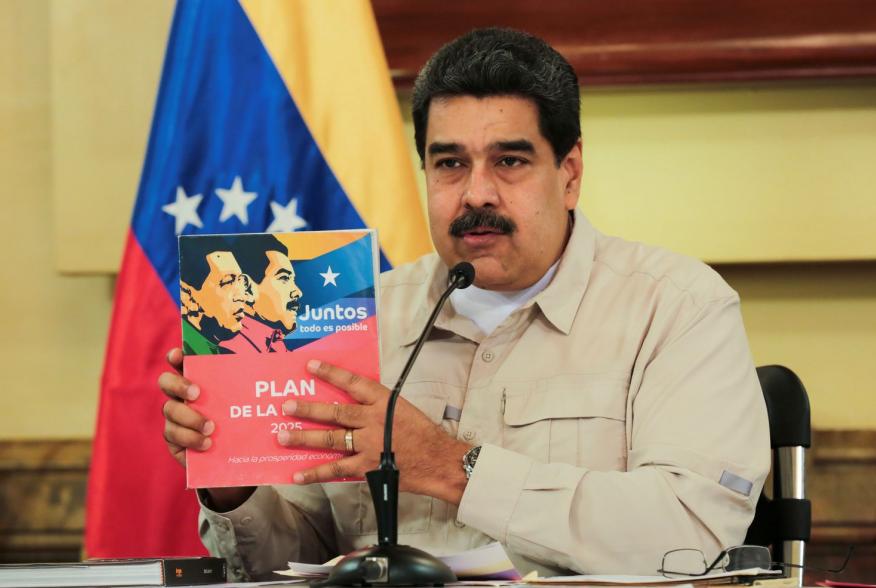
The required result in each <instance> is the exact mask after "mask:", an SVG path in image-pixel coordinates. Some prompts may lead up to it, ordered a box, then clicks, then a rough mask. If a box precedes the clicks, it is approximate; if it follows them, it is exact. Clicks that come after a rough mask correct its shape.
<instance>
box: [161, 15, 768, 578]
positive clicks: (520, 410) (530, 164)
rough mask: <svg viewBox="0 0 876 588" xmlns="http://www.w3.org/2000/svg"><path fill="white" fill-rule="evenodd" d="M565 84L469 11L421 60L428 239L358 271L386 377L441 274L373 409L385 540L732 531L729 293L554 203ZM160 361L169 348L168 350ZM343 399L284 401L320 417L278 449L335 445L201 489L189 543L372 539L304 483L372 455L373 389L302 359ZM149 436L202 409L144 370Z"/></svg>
mask: <svg viewBox="0 0 876 588" xmlns="http://www.w3.org/2000/svg"><path fill="white" fill-rule="evenodd" d="M578 101H579V98H578V83H577V78H576V76H575V73H574V71H573V70H572V68H571V66H570V65H569V64H568V63H567V62H566V61H565V60H564V59H563V58H562V57H561V56H560V55H559V54H558V53H556V52H555V51H554V50H553V49H551V48H550V47H549V46H548V45H546V44H545V43H544V42H543V41H541V40H539V39H536V38H534V37H531V36H529V35H526V34H523V33H519V32H515V31H508V30H497V29H488V30H479V31H473V32H471V33H469V34H467V35H465V36H463V37H461V38H459V39H457V40H455V41H453V42H452V43H450V44H448V45H446V46H445V47H443V48H442V49H441V50H439V51H438V53H436V55H435V56H433V57H432V59H431V60H430V61H429V63H428V64H427V65H426V66H425V67H424V68H423V70H422V71H421V72H420V75H419V76H418V78H417V81H416V84H415V88H414V96H413V119H414V124H415V129H416V142H417V149H418V151H419V153H420V156H421V158H422V162H423V168H424V171H425V175H426V186H427V190H428V212H429V221H430V227H431V232H432V239H433V241H434V243H435V248H436V250H437V252H438V253H437V255H430V256H426V257H424V258H421V259H420V260H419V261H417V262H416V263H414V264H412V265H409V266H403V267H400V268H397V269H395V270H393V271H391V272H389V273H388V274H385V275H384V276H383V281H382V285H381V308H380V312H381V329H382V331H381V347H382V349H381V356H382V368H383V369H382V376H381V377H382V382H383V384H384V385H391V384H392V383H393V382H394V381H395V380H396V378H397V377H398V375H399V372H400V371H401V369H402V366H403V364H404V362H405V360H406V359H407V356H408V354H409V353H410V350H411V347H412V345H413V343H414V341H415V339H416V337H417V335H418V334H419V331H420V329H421V328H422V326H423V324H424V323H425V321H426V317H427V316H428V313H429V311H430V310H431V308H432V306H433V304H434V303H435V301H436V300H437V297H438V295H439V294H440V292H441V291H442V290H443V288H444V287H445V284H446V279H447V268H448V267H450V266H452V265H453V264H455V263H456V262H457V261H459V260H463V259H464V260H467V261H470V262H471V263H473V264H474V266H475V269H476V272H477V273H476V278H475V286H474V287H472V288H469V289H467V290H463V291H459V292H458V293H455V294H454V296H453V297H452V299H451V304H450V305H448V306H446V307H445V308H444V310H443V311H442V312H441V314H440V315H439V317H438V320H437V323H436V327H435V329H434V330H433V334H432V336H431V338H430V340H429V341H428V342H427V343H426V344H425V346H424V347H423V351H422V354H421V356H420V359H419V362H418V363H417V365H416V366H415V367H414V369H413V371H412V372H411V374H410V376H409V377H408V380H407V382H408V383H407V385H406V386H405V390H404V394H403V398H402V400H401V401H400V402H399V404H398V406H397V408H396V420H395V433H394V451H395V455H396V460H397V462H398V466H399V469H400V471H401V486H402V490H403V492H404V493H403V495H402V497H401V500H400V506H399V542H400V543H405V544H409V545H413V546H415V547H419V548H422V549H425V550H427V551H431V552H433V553H446V552H453V551H461V550H464V549H468V548H472V547H475V546H477V545H482V544H485V543H488V542H490V541H501V542H502V543H503V544H504V545H505V547H506V549H507V550H508V552H509V554H510V556H511V558H512V560H513V561H514V563H515V564H516V566H517V567H518V569H520V570H521V571H523V572H528V571H530V570H538V571H539V572H540V573H541V574H546V575H556V574H564V573H570V572H583V573H634V574H635V573H637V574H654V573H655V572H656V570H657V569H658V568H659V566H660V564H661V559H662V556H663V554H664V553H665V552H667V551H669V550H672V549H677V548H699V549H702V550H703V551H704V552H705V554H706V557H712V556H714V555H715V554H716V553H717V552H718V551H719V550H720V549H721V548H722V547H726V546H729V545H734V544H738V543H740V542H741V541H742V540H743V537H744V535H745V530H746V528H747V526H748V524H749V522H750V521H751V518H752V516H753V512H754V504H755V501H756V498H757V494H758V493H759V492H760V488H761V486H762V484H763V480H764V477H765V476H766V473H767V471H768V467H769V442H768V424H767V420H766V412H765V409H764V403H763V399H762V396H761V392H760V388H759V385H758V381H757V378H756V374H755V371H754V367H753V365H752V360H751V356H750V353H749V350H748V345H747V342H746V338H745V333H744V330H743V326H742V321H741V317H740V313H739V300H738V297H737V295H736V294H735V292H733V291H732V290H731V289H730V288H729V287H728V286H727V285H726V284H725V283H724V282H723V281H722V280H721V279H720V277H719V276H718V275H717V274H715V273H714V272H713V271H711V270H710V269H709V268H708V267H706V266H705V265H703V264H701V263H699V262H696V261H694V260H690V259H687V258H684V257H681V256H678V255H675V254H672V253H669V252H666V251H663V250H660V249H656V248H652V247H647V246H644V245H641V244H637V243H630V242H626V241H623V240H621V239H618V238H614V237H608V236H605V235H603V234H601V233H599V232H597V231H596V230H595V229H594V228H593V227H592V226H591V225H590V224H589V223H588V221H587V219H586V218H585V217H584V216H583V215H581V214H580V213H579V212H578V211H577V210H576V209H575V207H576V204H577V200H578V191H579V187H580V180H581V173H582V162H581V140H580V129H579V113H578V109H579V102H578ZM169 359H170V363H171V365H173V366H175V367H178V366H179V364H180V361H179V360H180V357H179V354H178V353H177V352H176V351H172V352H171V354H170V356H169ZM309 369H310V370H311V371H312V372H313V373H314V374H315V375H317V376H318V377H320V378H322V379H324V380H326V381H329V382H331V383H333V384H335V385H338V386H340V387H341V388H344V389H345V390H347V391H349V392H350V394H352V395H353V396H354V397H355V398H357V399H358V400H359V401H360V402H361V403H362V404H361V405H359V406H356V405H350V406H348V407H347V406H345V407H341V409H337V408H336V407H331V406H326V405H321V404H315V403H308V402H304V401H300V400H299V401H297V402H294V401H289V402H286V404H285V405H284V411H285V412H286V414H290V415H295V416H296V417H304V418H310V419H314V420H318V421H322V422H326V423H330V424H334V426H335V429H334V430H333V431H331V434H328V433H326V432H302V431H294V432H290V433H289V434H286V435H284V436H283V437H281V438H280V441H281V443H284V444H286V445H289V446H307V447H323V448H324V447H328V446H332V447H334V448H335V449H343V444H344V433H345V431H346V430H351V431H352V432H353V441H354V447H355V453H354V454H353V455H350V456H347V457H344V458H342V459H340V460H339V461H337V462H335V463H333V464H327V465H324V466H320V467H318V468H315V469H313V470H310V471H306V472H303V473H300V474H296V475H295V477H294V478H293V480H292V482H293V483H294V484H295V485H291V486H284V487H277V488H270V487H261V488H258V489H256V490H254V489H223V490H218V491H214V490H211V491H207V492H204V493H203V494H202V499H203V501H204V510H203V513H202V520H201V532H202V536H203V537H204V541H205V544H206V545H208V547H209V548H210V550H211V551H213V552H215V553H219V554H222V555H223V556H225V557H228V558H229V559H230V560H231V562H232V569H233V570H234V569H238V570H241V571H243V570H244V568H245V573H247V574H249V575H250V576H252V577H258V576H262V575H264V574H266V573H267V572H269V570H271V569H274V568H281V567H284V562H286V561H288V560H299V561H320V560H326V559H328V558H329V557H332V556H334V555H336V554H338V553H346V552H348V551H350V550H351V549H353V548H357V547H362V546H365V545H368V544H371V543H374V542H375V535H374V532H375V529H376V524H375V521H374V516H373V514H372V512H371V511H372V509H371V506H370V498H369V495H368V491H367V489H366V488H365V487H364V486H363V485H356V484H325V485H320V484H316V483H315V482H319V481H322V480H327V479H331V478H335V477H339V476H347V475H351V476H359V475H362V474H363V473H364V472H365V471H367V470H370V469H373V468H374V467H376V464H377V460H378V454H379V451H380V449H381V442H382V425H381V421H382V417H383V410H384V407H385V403H386V398H387V396H388V394H389V392H388V390H387V389H386V388H385V387H384V386H382V385H380V384H378V383H376V382H371V381H369V380H367V379H364V378H361V377H357V376H355V375H353V374H350V373H347V372H345V371H344V370H342V369H339V368H337V367H334V366H330V365H327V364H324V363H320V362H319V358H316V357H315V358H313V361H312V362H311V363H310V364H309ZM160 383H161V386H162V388H163V389H164V391H165V392H166V393H167V394H168V395H169V396H170V397H171V400H170V401H169V402H168V403H167V404H166V406H165V414H166V415H167V417H168V419H167V421H168V434H167V439H169V441H168V443H169V446H170V449H171V451H172V452H173V451H176V450H178V449H179V448H180V447H192V448H196V449H197V448H199V447H202V446H203V445H202V444H205V443H206V444H209V442H210V439H209V435H208V434H209V432H211V431H212V428H211V425H210V423H205V422H204V419H203V417H201V416H200V415H197V414H196V413H195V412H194V411H192V410H188V409H187V407H185V406H184V405H182V404H181V403H180V402H179V401H178V399H180V398H191V397H193V396H196V395H197V393H198V388H197V384H196V383H194V384H191V383H188V382H187V381H185V380H184V379H182V378H181V377H179V376H178V375H176V374H170V373H168V374H165V375H164V376H162V380H161V382H160Z"/></svg>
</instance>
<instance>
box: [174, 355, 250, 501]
mask: <svg viewBox="0 0 876 588" xmlns="http://www.w3.org/2000/svg"><path fill="white" fill-rule="evenodd" d="M167 363H169V364H170V367H171V368H172V369H173V370H174V371H173V372H164V373H163V374H161V376H160V377H159V378H158V386H159V387H160V388H161V391H162V392H164V393H165V394H166V395H167V397H168V401H167V402H165V403H164V409H163V410H164V441H165V443H167V449H168V450H169V451H170V454H171V455H172V456H173V458H174V459H175V460H176V461H177V462H179V463H180V465H183V466H185V465H186V449H193V450H195V451H204V450H206V449H209V448H210V445H212V443H213V442H212V440H211V439H210V435H212V434H213V431H214V430H215V429H216V425H215V423H213V421H211V420H208V419H206V418H204V416H203V415H202V414H201V413H199V412H198V411H196V410H195V409H193V408H192V407H190V406H188V405H187V404H186V403H185V401H186V400H195V399H196V398H197V397H198V395H199V394H200V393H201V391H200V389H199V388H198V386H197V385H196V384H192V383H191V382H189V381H188V380H187V379H185V378H184V377H183V376H182V363H183V352H182V349H179V348H174V349H171V350H170V351H169V352H168V353H167ZM254 490H255V488H210V489H208V490H207V492H208V493H209V494H210V499H211V501H212V504H211V505H210V506H212V507H213V508H214V509H215V510H217V511H228V510H233V509H235V508H237V507H238V506H240V505H241V504H243V502H244V501H245V500H246V499H247V498H248V497H249V495H250V494H252V493H253V491H254Z"/></svg>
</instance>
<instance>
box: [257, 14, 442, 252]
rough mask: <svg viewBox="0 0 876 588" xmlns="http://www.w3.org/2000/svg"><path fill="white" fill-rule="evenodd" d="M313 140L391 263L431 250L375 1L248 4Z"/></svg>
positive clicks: (259, 33) (259, 31)
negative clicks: (372, 230) (377, 20)
mask: <svg viewBox="0 0 876 588" xmlns="http://www.w3.org/2000/svg"><path fill="white" fill-rule="evenodd" d="M241 5H242V6H243V8H244V10H245V11H246V14H247V16H248V17H249V19H250V22H252V24H253V27H254V28H255V30H256V32H257V33H258V35H259V37H260V38H261V40H262V43H263V44H264V45H265V47H266V48H267V50H268V53H269V54H270V56H271V58H272V59H273V61H274V63H275V64H276V66H277V69H278V70H279V72H280V75H281V76H282V77H283V80H284V81H285V83H286V87H287V88H288V89H289V93H290V94H291V95H292V98H293V99H294V100H295V104H296V105H297V106H298V109H299V111H300V112H301V115H302V117H303V118H304V121H305V122H306V123H307V126H308V128H309V129H310V132H311V134H312V135H313V138H314V140H315V141H316V143H317V144H318V145H319V147H320V149H321V150H322V153H323V156H324V157H325V158H326V161H327V162H328V164H329V166H330V167H331V169H332V171H333V172H334V173H335V176H336V177H337V178H338V181H339V182H340V184H341V186H342V187H343V188H344V190H345V191H346V193H347V196H348V197H349V198H350V201H351V202H352V203H353V206H354V207H355V208H356V210H357V211H358V212H359V214H360V215H361V216H362V219H363V220H364V221H365V223H366V224H367V225H368V226H369V227H373V228H376V229H377V230H378V237H379V239H380V244H381V247H382V248H383V251H384V253H385V254H386V257H387V258H388V259H389V261H390V263H392V264H393V265H397V264H400V263H404V262H407V261H412V260H413V259H415V258H416V257H418V256H420V255H422V254H424V253H427V252H429V251H431V249H432V244H431V242H430V241H429V232H428V229H427V228H426V223H425V218H424V216H423V212H422V208H421V207H420V201H419V197H418V195H417V185H416V181H415V178H414V170H413V167H412V165H411V161H410V155H409V152H408V149H407V147H406V145H405V143H404V139H403V134H402V132H403V131H402V120H401V114H400V113H399V108H398V102H397V100H396V96H395V92H394V90H393V87H392V83H391V81H390V77H389V69H388V67H387V64H386V57H385V56H384V54H383V48H382V46H381V44H380V35H379V34H378V31H377V23H376V22H375V20H374V14H373V12H372V10H371V4H370V3H369V2H368V0H241Z"/></svg>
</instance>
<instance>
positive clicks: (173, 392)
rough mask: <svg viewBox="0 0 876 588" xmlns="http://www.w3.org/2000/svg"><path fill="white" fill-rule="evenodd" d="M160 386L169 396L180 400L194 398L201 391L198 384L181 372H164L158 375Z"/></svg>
mask: <svg viewBox="0 0 876 588" xmlns="http://www.w3.org/2000/svg"><path fill="white" fill-rule="evenodd" d="M158 387H159V388H161V391H162V392H164V393H165V394H166V395H167V396H168V397H169V398H172V399H179V400H194V399H196V398H197V397H198V395H199V394H200V393H201V389H200V388H198V386H197V384H192V383H191V382H189V381H188V380H187V379H185V378H184V377H182V376H181V375H180V374H175V373H173V372H164V373H163V374H161V375H160V376H158Z"/></svg>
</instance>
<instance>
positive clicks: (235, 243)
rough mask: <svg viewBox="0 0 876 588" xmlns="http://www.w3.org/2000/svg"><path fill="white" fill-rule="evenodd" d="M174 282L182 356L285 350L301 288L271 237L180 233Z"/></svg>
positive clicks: (286, 256) (282, 247)
mask: <svg viewBox="0 0 876 588" xmlns="http://www.w3.org/2000/svg"><path fill="white" fill-rule="evenodd" d="M179 283H180V311H181V313H182V325H183V352H184V353H185V354H186V355H215V354H224V353H285V352H286V351H287V349H286V345H285V343H284V338H285V337H286V335H287V334H288V333H291V332H292V331H293V330H295V321H296V317H297V315H298V307H299V299H300V298H301V290H299V289H298V286H296V285H295V271H294V270H293V269H292V262H291V261H290V259H289V251H288V249H287V247H286V246H285V245H284V244H283V243H282V242H280V241H279V240H278V239H277V238H276V237H274V236H273V235H244V236H240V237H231V236H198V237H183V238H182V239H180V282H179Z"/></svg>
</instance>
